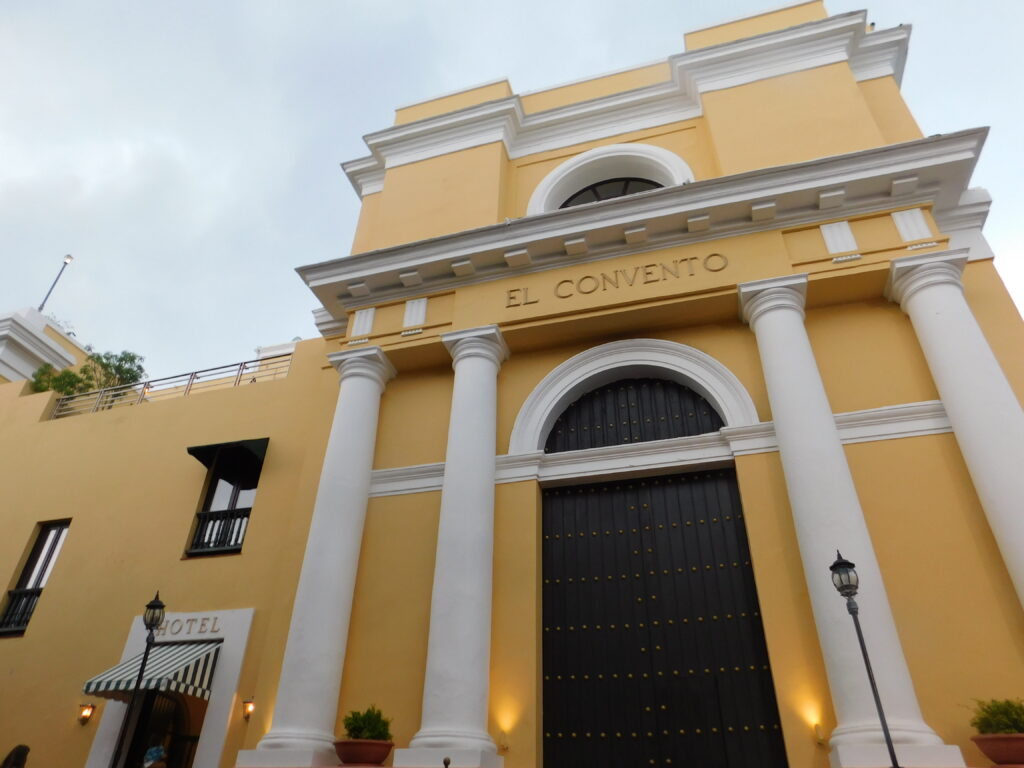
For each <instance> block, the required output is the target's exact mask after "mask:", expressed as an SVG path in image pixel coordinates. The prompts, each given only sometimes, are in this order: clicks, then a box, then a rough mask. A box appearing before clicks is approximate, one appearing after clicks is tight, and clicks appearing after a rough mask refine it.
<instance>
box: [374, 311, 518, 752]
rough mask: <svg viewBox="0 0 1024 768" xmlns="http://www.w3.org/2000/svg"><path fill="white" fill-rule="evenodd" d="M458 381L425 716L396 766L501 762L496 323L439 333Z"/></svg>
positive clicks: (499, 351) (499, 356)
mask: <svg viewBox="0 0 1024 768" xmlns="http://www.w3.org/2000/svg"><path fill="white" fill-rule="evenodd" d="M441 338H442V340H443V341H444V343H445V346H447V347H448V350H449V351H450V352H451V354H452V358H453V359H454V362H453V364H452V367H453V368H454V369H455V388H454V391H453V392H452V411H451V418H450V421H449V424H448V448H447V452H446V455H445V469H444V480H443V482H442V486H441V519H440V523H439V526H438V533H437V556H436V560H435V563H434V588H433V592H432V596H431V603H430V636H429V640H428V643H427V671H426V680H425V681H424V686H423V715H422V722H421V727H420V730H419V732H418V733H417V734H416V735H415V736H414V737H413V739H412V742H411V744H410V749H402V750H398V751H396V753H395V760H394V765H396V766H431V768H435V767H436V766H439V765H441V762H442V760H443V759H444V758H445V757H450V758H451V759H452V765H454V766H459V768H464V767H468V766H500V765H501V764H502V762H503V761H502V759H501V758H500V757H498V756H497V752H496V749H495V746H494V741H493V740H492V739H491V737H490V736H489V735H488V733H487V696H488V683H489V677H490V652H491V582H492V568H493V555H494V466H495V447H496V446H495V443H496V440H497V437H496V430H497V426H496V425H497V377H498V369H499V368H500V367H501V363H502V361H503V360H504V359H505V358H506V357H507V356H508V348H507V347H506V346H505V342H504V340H503V339H502V338H501V333H500V332H499V331H498V329H497V327H494V326H489V327H486V328H476V329H472V330H468V331H459V332H455V333H450V334H445V335H443V336H442V337H441Z"/></svg>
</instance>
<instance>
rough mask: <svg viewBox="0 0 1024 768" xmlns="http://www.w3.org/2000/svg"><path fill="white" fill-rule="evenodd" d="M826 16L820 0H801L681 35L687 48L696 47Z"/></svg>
mask: <svg viewBox="0 0 1024 768" xmlns="http://www.w3.org/2000/svg"><path fill="white" fill-rule="evenodd" d="M827 16H828V14H827V13H826V11H825V4H824V3H823V2H822V0H812V2H809V3H800V4H799V5H792V6H789V7H786V8H779V9H777V10H774V11H767V12H765V13H760V14H758V15H756V16H749V17H747V18H744V19H738V20H736V21H727V22H725V23H723V24H716V25H714V26H712V27H705V28H704V29H698V30H695V31H693V32H687V33H686V34H685V35H684V40H685V41H686V50H688V51H695V50H697V49H698V48H706V47H708V46H710V45H719V44H721V43H729V42H732V41H734V40H742V39H743V38H745V37H753V36H754V35H763V34H765V33H766V32H775V31H778V30H780V29H786V28H787V27H795V26H797V25H798V24H806V23H807V22H809V21H818V20H820V19H824V18H826V17H827Z"/></svg>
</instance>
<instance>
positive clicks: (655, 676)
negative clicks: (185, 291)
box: [0, 0, 1024, 768]
mask: <svg viewBox="0 0 1024 768" xmlns="http://www.w3.org/2000/svg"><path fill="white" fill-rule="evenodd" d="M908 42H909V29H908V28H903V27H900V28H897V29H891V30H869V29H868V27H867V25H866V17H865V14H864V13H863V12H859V13H849V14H842V15H837V16H828V15H827V13H826V11H825V9H824V7H823V5H822V3H820V2H818V1H817V0H815V1H814V2H809V3H803V4H799V5H795V6H791V7H788V8H784V9H782V10H779V11H775V12H772V13H767V14H763V15H761V16H756V17H752V18H749V19H744V20H741V21H736V22H730V23H727V24H723V25H721V26H717V27H712V28H709V29H705V30H700V31H696V32H693V33H690V34H688V35H687V37H686V48H687V50H686V52H685V53H680V54H678V55H675V56H672V57H670V58H669V59H668V60H666V61H664V62H661V63H658V64H655V65H651V66H646V67H642V68H639V69H635V70H630V71H625V72H619V73H615V74H612V75H607V76H601V77H596V78H594V79H591V80H585V81H582V82H577V83H572V84H569V85H564V86H559V87H556V88H553V89H550V90H546V91H542V92H535V93H530V94H525V95H516V94H514V93H513V92H512V90H511V88H510V86H509V84H508V83H507V82H504V81H502V82H496V83H491V84H487V85H484V86H480V87H477V88H474V89H471V90H468V91H463V92H459V93H456V94H452V95H448V96H444V97H441V98H438V99H435V100H432V101H428V102H424V103H421V104H415V105H411V106H408V107H404V108H401V109H399V110H397V111H396V117H395V123H394V125H393V126H391V127H388V128H385V129H383V130H380V131H378V132H375V133H371V134H369V135H367V136H366V144H367V148H368V151H369V154H368V155H367V156H366V157H364V158H361V159H357V160H353V161H351V162H348V163H345V165H344V169H345V172H346V173H347V175H348V177H349V180H350V181H351V183H352V185H353V186H354V188H355V190H356V192H357V193H358V194H359V196H360V198H361V200H362V209H361V216H360V220H359V226H358V230H357V232H356V235H355V242H354V245H353V254H352V255H350V256H347V257H344V258H340V259H337V260H334V261H329V262H324V263H319V264H313V265H309V266H303V267H300V268H299V269H298V273H299V275H300V276H301V278H302V279H303V280H304V281H305V282H306V284H307V285H308V286H309V287H310V289H311V291H312V292H313V294H314V295H315V296H316V298H317V300H318V302H319V304H320V307H319V308H318V309H317V310H316V312H315V316H316V319H317V323H318V327H319V328H320V329H321V331H322V333H323V338H321V339H310V340H307V341H302V342H299V343H297V344H295V345H294V348H293V349H292V348H291V347H290V346H289V347H283V348H278V349H273V350H267V351H266V352H265V354H263V355H261V358H260V359H259V360H256V361H251V362H250V363H247V364H243V365H241V366H237V367H227V368H225V369H220V370H217V371H213V372H200V373H199V374H198V375H196V374H193V375H189V376H185V377H181V378H178V379H175V380H174V381H171V382H169V383H153V384H152V385H147V386H141V385H139V386H135V387H129V388H126V389H124V390H122V391H119V392H115V393H107V394H106V395H102V394H101V395H96V394H92V395H86V396H79V398H78V399H76V400H73V401H67V400H64V401H60V400H59V398H58V397H57V396H56V395H53V394H50V393H43V394H32V393H29V391H28V390H27V387H26V385H25V384H24V382H22V381H17V380H12V381H11V382H10V383H5V384H2V385H0V425H2V434H3V439H2V440H0V468H2V469H0V471H2V476H3V487H4V490H5V496H6V503H5V504H4V505H3V507H2V509H0V516H2V520H3V529H4V531H5V532H6V535H5V536H4V537H0V574H4V577H5V578H8V580H9V582H8V590H9V591H8V597H7V598H6V603H5V604H4V609H3V610H4V613H3V618H0V672H2V675H3V677H2V680H3V686H2V690H4V691H5V692H7V693H8V695H6V696H3V697H2V698H0V751H6V750H8V749H10V748H11V747H13V746H14V745H15V744H19V743H23V744H26V745H28V746H30V747H31V750H32V752H31V758H30V764H38V765H55V766H56V765H61V766H63V765H68V766H71V765H84V766H88V767H89V768H100V767H101V766H108V765H110V764H111V760H112V758H113V755H114V753H115V750H116V749H117V746H116V745H117V743H118V741H119V740H120V741H122V742H123V743H124V744H125V747H124V750H123V753H122V756H121V762H120V764H121V765H128V766H132V768H134V766H135V765H141V759H142V754H143V752H144V750H145V748H148V747H149V746H152V745H157V744H162V745H163V746H164V747H165V748H166V749H167V751H168V752H169V755H168V765H177V766H180V767H181V768H187V766H189V765H193V766H196V767H197V768H199V767H202V768H207V767H209V768H214V767H220V768H232V767H233V766H238V768H257V767H258V766H277V767H278V768H299V767H300V766H314V765H316V766H319V765H336V764H338V763H337V760H336V758H335V757H334V750H333V746H332V743H331V742H332V741H333V740H334V738H336V737H340V735H341V734H342V733H343V726H342V719H343V716H344V714H345V713H347V712H348V711H350V710H352V709H364V708H366V707H367V706H370V705H371V704H373V705H377V706H379V707H380V708H381V709H382V710H384V712H385V714H387V715H388V716H389V717H391V718H392V721H393V722H392V732H393V736H394V742H395V745H396V751H395V752H394V754H393V756H392V758H390V760H391V761H392V763H393V765H395V766H408V767H410V768H419V767H420V766H423V767H424V768H425V767H426V766H440V765H442V761H443V759H444V758H446V757H447V758H450V759H451V764H452V765H454V766H458V767H459V768H462V767H463V766H466V767H475V766H491V767H493V766H499V765H502V764H503V765H504V766H506V767H507V768H532V767H533V766H540V765H546V766H549V768H550V767H551V766H575V765H583V764H584V763H586V764H598V765H601V764H607V765H612V764H621V765H635V766H640V765H645V766H646V765H720V766H729V768H741V767H743V766H786V765H788V766H792V767H794V768H795V767H796V766H801V767H803V766H820V767H821V768H824V766H828V765H831V766H833V767H834V768H846V767H847V766H857V767H859V768H870V767H871V766H887V765H889V764H890V763H889V762H888V761H889V757H888V752H887V750H886V747H885V743H884V739H883V735H882V730H881V727H880V725H879V720H878V715H877V712H876V709H875V704H874V701H873V699H872V695H871V690H870V687H869V685H868V680H867V676H866V674H865V670H864V665H863V660H862V656H861V652H860V648H859V646H858V643H857V637H856V634H855V632H854V627H853V624H852V622H851V619H850V616H849V615H848V612H847V606H846V604H845V601H844V600H843V598H842V597H841V596H840V595H839V594H837V592H836V590H835V587H834V586H833V583H832V579H831V574H830V572H829V566H830V565H831V564H832V562H833V561H834V560H835V559H836V550H837V549H838V550H841V551H842V554H843V555H845V556H846V557H847V558H849V559H850V560H852V561H854V562H855V563H856V565H857V572H858V574H859V577H860V594H859V595H858V597H857V601H858V603H859V606H860V613H859V618H860V621H861V623H862V625H863V627H864V632H865V636H866V640H867V646H868V650H869V651H870V654H871V661H872V664H873V665H874V671H875V674H876V676H877V679H878V686H879V691H880V697H881V701H882V703H883V705H884V707H885V712H886V716H887V719H888V725H889V729H890V731H891V733H892V738H893V741H894V742H895V745H896V751H897V754H898V756H899V758H900V764H901V765H906V766H933V767H935V768H947V767H949V768H952V767H953V766H964V765H972V764H978V763H980V761H981V760H982V759H983V758H982V757H981V756H980V753H979V752H977V750H976V748H975V747H974V745H973V744H972V743H971V741H970V735H971V731H970V728H969V725H968V721H969V719H970V713H969V707H970V706H971V704H972V701H973V700H974V699H977V698H1002V697H1013V696H1019V692H1020V690H1021V689H1022V688H1024V664H1022V662H1024V611H1022V607H1021V606H1022V598H1024V518H1022V517H1021V515H1020V513H1019V502H1018V500H1019V499H1020V498H1022V497H1024V478H1022V476H1021V474H1020V472H1019V471H1018V467H1019V465H1020V459H1021V458H1022V457H1024V413H1022V411H1021V407H1020V404H1019V402H1018V397H1019V393H1020V391H1021V387H1022V386H1024V360H1022V358H1021V355H1020V353H1019V350H1020V349H1021V348H1022V344H1024V327H1022V324H1021V321H1020V317H1019V315H1018V313H1017V311H1016V309H1015V308H1014V306H1013V303H1012V302H1011V300H1010V298H1009V296H1008V295H1007V293H1006V290H1005V288H1004V286H1003V285H1002V282H1001V281H1000V279H999V277H998V275H997V274H996V272H995V270H994V268H993V264H992V261H993V258H994V255H993V253H992V252H991V250H990V249H989V247H988V245H987V244H986V241H985V238H984V235H983V234H982V227H983V224H984V221H985V217H986V215H987V211H988V206H989V198H988V196H987V194H986V193H985V192H984V190H980V189H975V188H972V187H971V186H970V178H971V173H972V170H973V167H974V164H975V162H976V160H977V158H978V156H979V153H980V151H981V149H982V145H983V144H984V140H985V135H986V131H985V130H984V129H967V130H964V131H961V132H958V133H953V134H944V135H936V136H929V137H924V136H923V135H922V133H921V131H920V129H919V128H918V126H917V124H916V123H915V121H914V119H913V117H912V115H911V114H910V112H909V110H908V109H907V107H906V105H905V104H904V102H903V100H902V98H901V96H900V92H899V81H900V78H901V76H902V70H903V65H904V62H905V59H906V55H907V47H908ZM7 378H11V379H14V378H16V377H13V376H10V377H7ZM158 395H159V397H158ZM156 589H159V590H160V595H161V597H162V599H163V600H164V601H165V602H166V604H167V614H166V616H165V618H164V621H163V623H162V624H161V626H160V627H159V629H157V631H156V640H157V645H156V646H154V648H155V649H157V650H155V651H154V653H156V657H155V659H156V662H157V664H158V666H159V671H158V672H156V673H154V676H153V677H152V678H147V681H146V683H145V685H144V691H143V696H142V699H144V701H145V704H144V706H138V705H137V706H136V707H135V708H134V712H135V719H130V722H129V723H128V727H127V728H125V729H124V731H125V733H124V734H122V733H121V732H122V723H123V721H124V720H125V710H126V705H125V701H126V700H127V699H128V697H129V694H130V690H131V685H130V683H132V682H134V680H133V678H134V672H133V670H134V671H137V668H138V662H137V661H133V660H135V659H137V656H138V654H139V653H140V652H141V651H142V650H143V647H144V639H145V634H146V633H145V630H144V628H143V625H142V615H141V614H142V608H143V606H144V605H145V603H146V601H147V600H149V599H150V598H151V596H152V594H153V592H154V591H155V590H156ZM122 663H123V664H122ZM133 664H134V665H135V666H134V667H133V666H132V665H133ZM119 665H121V666H119ZM160 665H162V666H160ZM116 670H120V671H116ZM126 670H127V672H126ZM126 681H127V682H126ZM83 687H84V688H85V689H86V692H83ZM147 691H148V693H147ZM243 702H251V703H252V711H251V713H246V715H245V716H243ZM82 703H94V704H96V705H98V708H97V711H96V714H95V715H93V716H92V718H91V719H90V720H89V721H88V722H86V723H85V724H84V725H79V723H78V722H76V720H75V717H76V714H77V712H78V705H80V704H82ZM140 712H142V714H141V715H140V714H139V713H140Z"/></svg>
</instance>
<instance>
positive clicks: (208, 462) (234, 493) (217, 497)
mask: <svg viewBox="0 0 1024 768" xmlns="http://www.w3.org/2000/svg"><path fill="white" fill-rule="evenodd" d="M268 442H269V440H268V438H261V439H259V440H240V441H238V442H235V443H220V444H217V445H201V446H195V447H192V448H189V449H188V452H189V453H190V454H191V455H192V456H194V457H195V458H197V459H198V460H199V461H200V462H202V463H203V465H204V466H206V467H207V468H208V469H209V472H208V473H207V482H206V486H205V489H204V493H203V504H202V508H201V510H200V511H199V513H198V514H197V515H196V524H195V530H194V532H193V534H192V538H191V541H190V543H189V547H188V549H187V551H186V554H188V555H216V554H223V553H227V552H240V551H241V550H242V541H243V539H245V531H246V528H248V527H249V513H250V512H251V511H252V505H253V502H254V501H255V499H256V485H257V484H258V483H259V479H260V472H261V471H262V469H263V457H264V456H265V455H266V452H267V443H268Z"/></svg>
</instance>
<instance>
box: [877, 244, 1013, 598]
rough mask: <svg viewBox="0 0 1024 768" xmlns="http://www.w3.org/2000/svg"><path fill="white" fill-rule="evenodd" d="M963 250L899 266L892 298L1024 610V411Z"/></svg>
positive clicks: (902, 261)
mask: <svg viewBox="0 0 1024 768" xmlns="http://www.w3.org/2000/svg"><path fill="white" fill-rule="evenodd" d="M966 263H967V254H966V252H964V251H952V252H947V253H945V254H938V255H927V256H912V257H909V258H905V259H896V260H894V261H893V262H892V266H891V271H890V274H889V285H888V286H887V288H886V296H887V297H888V298H890V299H891V300H892V301H895V302H898V303H899V305H900V307H901V308H902V309H903V311H904V312H906V313H907V314H908V315H909V316H910V321H911V322H912V323H913V325H914V331H915V332H916V333H917V338H918V341H919V342H920V344H921V349H922V351H923V352H924V356H925V359H926V360H927V361H928V367H929V369H930V370H931V372H932V378H933V379H934V380H935V386H936V387H937V388H938V390H939V396H940V397H941V398H942V404H943V405H944V406H945V408H946V413H947V414H949V422H950V424H951V425H952V426H953V433H954V434H955V435H956V440H957V443H958V444H959V446H960V452H961V453H962V454H963V457H964V462H965V463H966V464H967V469H968V471H969V472H970V473H971V480H973V482H974V488H975V490H976V491H977V492H978V498H979V499H980V500H981V505H982V507H983V508H984V510H985V515H986V517H987V518H988V524H989V527H991V529H992V533H993V535H994V536H995V539H996V543H997V544H998V545H999V551H1000V552H1001V553H1002V555H1003V561H1004V562H1005V563H1006V568H1007V570H1008V571H1009V573H1010V578H1011V579H1012V580H1013V584H1014V586H1015V587H1016V589H1017V596H1018V597H1019V598H1020V600H1021V603H1024V516H1022V515H1021V500H1022V499H1024V473H1022V472H1021V462H1022V460H1024V411H1022V410H1021V406H1020V403H1019V402H1018V400H1017V397H1016V395H1015V394H1014V392H1013V389H1012V388H1011V387H1010V383H1009V382H1008V381H1007V380H1006V376H1005V374H1004V373H1003V369H1002V368H1001V367H1000V366H999V362H998V361H997V360H996V357H995V355H994V354H993V353H992V348H991V347H990V346H989V344H988V341H987V340H986V339H985V335H984V334H983V333H982V331H981V328H979V327H978V322H977V320H975V318H974V314H973V313H972V312H971V308H970V306H968V304H967V300H966V299H965V298H964V291H963V283H962V282H961V275H962V273H963V269H964V265H965V264H966Z"/></svg>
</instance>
